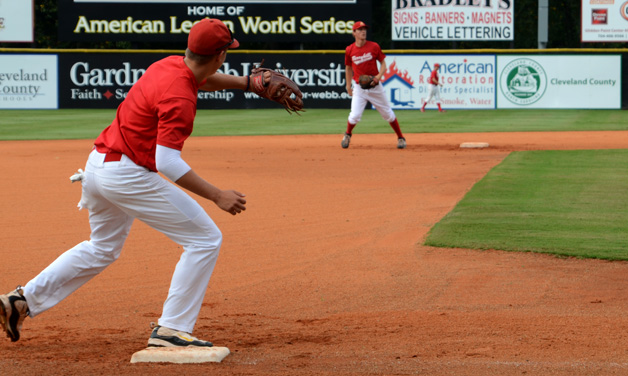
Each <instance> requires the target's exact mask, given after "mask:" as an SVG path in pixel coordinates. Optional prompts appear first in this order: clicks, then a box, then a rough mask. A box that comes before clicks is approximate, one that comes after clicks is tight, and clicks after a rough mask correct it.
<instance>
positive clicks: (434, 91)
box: [425, 84, 440, 103]
mask: <svg viewBox="0 0 628 376" xmlns="http://www.w3.org/2000/svg"><path fill="white" fill-rule="evenodd" d="M432 98H434V99H435V100H436V103H440V88H439V86H438V85H432V84H430V85H428V91H427V99H425V103H430V101H431V100H432Z"/></svg>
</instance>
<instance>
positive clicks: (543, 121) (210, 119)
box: [0, 108, 628, 140]
mask: <svg viewBox="0 0 628 376" xmlns="http://www.w3.org/2000/svg"><path fill="white" fill-rule="evenodd" d="M348 114H349V110H348V109H346V110H345V109H339V110H328V109H312V110H308V111H307V112H305V113H303V115H302V116H298V115H290V114H288V113H287V112H286V111H284V110H283V109H281V108H277V109H268V110H199V111H198V115H197V118H196V125H195V129H194V133H193V136H237V135H278V134H338V133H340V134H341V133H343V132H344V130H345V128H346V123H347V115H348ZM396 114H397V117H398V118H399V122H400V124H401V128H402V130H403V131H404V133H443V132H452V133H457V132H514V131H524V132H526V131H584V130H627V129H628V111H621V110H475V111H449V112H447V113H444V114H441V113H438V112H437V111H427V112H425V113H421V112H419V111H416V110H405V111H396ZM114 117H115V110H0V140H38V139H41V140H43V139H91V138H95V137H96V136H98V134H99V133H100V131H101V130H102V129H103V128H105V127H106V126H107V125H109V124H110V123H111V121H112V120H113V118H114ZM355 132H356V133H389V132H390V126H389V125H388V124H387V123H386V122H384V121H383V120H382V118H381V117H380V115H379V113H377V111H375V110H367V111H366V112H365V113H364V116H363V118H362V121H361V122H360V124H359V126H358V128H356V131H355Z"/></svg>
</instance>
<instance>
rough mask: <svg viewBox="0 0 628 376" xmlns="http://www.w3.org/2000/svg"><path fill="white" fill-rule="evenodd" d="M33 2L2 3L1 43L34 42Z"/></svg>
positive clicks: (10, 1) (28, 0) (22, 0)
mask: <svg viewBox="0 0 628 376" xmlns="http://www.w3.org/2000/svg"><path fill="white" fill-rule="evenodd" d="M33 1H34V0H9V1H7V0H4V1H0V42H16V43H18V42H20V43H32V42H33V39H34V38H33V26H34V25H33V19H34V16H33V11H34V8H33Z"/></svg>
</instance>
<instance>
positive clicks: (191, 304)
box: [0, 18, 303, 347]
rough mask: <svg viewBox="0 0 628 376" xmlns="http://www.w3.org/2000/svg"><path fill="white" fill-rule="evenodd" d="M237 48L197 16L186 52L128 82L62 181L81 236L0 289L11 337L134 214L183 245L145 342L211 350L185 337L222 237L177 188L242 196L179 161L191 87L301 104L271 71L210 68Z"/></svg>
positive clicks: (106, 253)
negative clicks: (82, 162)
mask: <svg viewBox="0 0 628 376" xmlns="http://www.w3.org/2000/svg"><path fill="white" fill-rule="evenodd" d="M239 45H240V44H239V42H238V41H237V40H236V39H234V38H233V36H232V34H231V31H230V30H229V28H228V27H227V26H226V25H225V24H224V23H223V22H222V21H219V20H216V19H208V18H207V19H203V20H201V21H200V22H198V23H196V24H195V25H194V26H193V27H192V29H191V30H190V34H189V36H188V48H187V49H186V53H185V57H183V56H169V57H166V58H164V59H162V60H159V61H157V62H155V63H153V64H152V65H151V66H150V67H149V68H148V69H147V70H146V72H145V73H144V75H142V77H141V78H140V79H139V80H138V81H137V82H136V83H135V84H134V85H133V87H132V88H131V90H130V91H129V93H128V95H127V97H126V98H125V100H124V101H123V102H122V103H121V104H120V106H119V107H118V110H117V113H116V117H115V119H114V120H113V122H112V123H111V125H109V126H108V127H107V128H106V129H105V130H103V131H102V133H101V134H100V136H99V137H98V138H97V139H96V141H95V142H94V148H93V150H92V151H91V153H90V154H89V157H88V160H87V164H86V166H85V171H84V172H83V171H82V170H79V173H78V174H75V175H74V176H73V177H72V178H71V179H73V181H75V180H76V181H81V185H82V196H81V201H80V203H79V207H80V208H81V209H82V208H87V209H88V211H89V222H90V228H91V236H90V240H89V241H84V242H82V243H79V244H78V245H76V246H75V247H73V248H71V249H70V250H68V251H66V252H65V253H63V254H62V255H61V256H59V257H58V258H57V259H56V260H55V261H54V262H53V263H52V264H50V265H49V266H48V267H47V268H45V269H44V270H43V271H42V272H41V273H39V274H38V275H37V276H36V277H35V278H33V279H32V280H31V281H29V282H28V283H27V284H26V285H25V286H24V287H22V286H18V288H17V289H16V290H14V291H12V292H10V293H8V294H5V295H0V326H1V327H2V329H3V330H4V331H5V332H6V334H7V336H8V337H9V338H10V339H11V341H13V342H15V341H17V340H19V339H20V331H21V328H22V323H23V321H24V319H25V318H26V317H27V316H30V317H35V316H37V315H39V314H40V313H43V312H44V311H46V310H48V309H50V308H52V307H54V306H55V305H57V304H58V303H60V302H61V301H62V300H63V299H65V298H66V297H67V296H69V295H70V294H71V293H73V292H74V291H76V290H77V289H78V288H79V287H81V286H82V285H83V284H85V283H86V282H88V281H89V280H91V279H92V278H93V277H95V276H96V275H98V274H99V273H100V272H102V271H103V270H104V269H105V268H106V267H107V266H109V265H110V264H111V263H113V262H114V261H115V260H117V259H118V257H119V256H120V252H121V250H122V246H123V245H124V242H125V240H126V238H127V236H128V234H129V231H130V230H131V225H132V223H133V221H134V220H135V219H136V218H137V219H139V220H141V221H143V222H145V223H146V224H148V225H149V226H151V227H152V228H154V229H156V230H158V231H160V232H162V233H163V234H165V235H166V236H168V237H169V238H170V239H171V240H173V241H174V242H175V243H177V244H179V245H180V246H181V247H182V248H183V254H182V255H181V258H180V260H179V262H178V263H177V265H176V267H175V270H174V273H173V276H172V280H171V284H170V290H169V292H168V297H167V299H166V301H165V302H164V305H163V311H162V315H161V317H160V318H159V320H158V323H157V325H156V326H154V328H153V331H152V333H151V335H150V338H149V340H148V346H149V347H150V346H154V347H185V346H200V347H211V346H213V345H212V343H211V342H209V341H204V340H200V339H198V338H196V337H194V336H192V335H191V333H192V331H193V329H194V325H195V324H196V321H197V318H198V315H199V312H200V309H201V305H202V303H203V299H204V296H205V291H206V290H207V286H208V284H209V279H210V276H211V275H212V272H213V270H214V266H215V265H216V261H217V258H218V252H219V250H220V247H221V244H222V234H221V232H220V230H219V229H218V227H217V226H216V224H215V223H214V221H213V220H212V219H211V218H210V216H209V215H208V214H207V213H206V212H205V210H204V209H203V207H202V206H201V205H200V204H199V203H198V202H197V201H196V200H194V199H193V198H192V197H191V196H190V195H188V194H187V193H186V192H185V191H184V190H183V189H180V188H179V187H181V188H184V189H187V190H188V191H190V192H193V193H195V194H197V195H198V196H200V197H202V198H205V199H207V200H210V201H212V202H214V203H215V204H216V205H217V206H218V207H219V208H220V209H222V210H224V211H226V212H228V213H230V214H232V215H236V214H239V213H241V212H243V211H244V210H246V206H245V205H246V200H245V198H244V197H245V195H244V194H242V193H240V192H238V191H235V190H222V189H219V188H217V187H216V186H214V185H212V184H211V183H209V182H208V181H206V180H205V179H203V178H202V177H200V176H199V175H197V174H196V173H195V172H194V170H193V169H192V168H191V167H189V166H188V165H187V163H186V162H185V161H184V160H183V159H182V158H181V150H182V149H183V146H184V143H185V141H186V140H187V138H188V137H189V136H190V134H191V133H192V131H193V126H194V118H195V116H196V107H197V98H198V90H205V91H218V90H225V89H239V90H250V91H253V92H255V93H256V94H258V95H259V96H261V97H264V98H267V99H270V100H273V101H276V102H278V103H280V104H281V105H282V106H284V107H285V108H286V109H287V110H288V112H297V111H302V108H303V102H302V100H301V98H302V94H301V91H300V90H299V88H298V87H297V86H296V84H294V82H292V81H291V80H289V79H288V78H287V77H285V76H283V75H281V74H279V73H277V72H274V71H269V70H254V71H253V73H252V74H251V76H234V75H228V74H222V73H218V72H217V71H218V69H219V68H220V67H221V66H222V65H223V63H224V61H225V59H226V57H227V50H228V49H232V48H237V47H238V46H239ZM158 172H161V173H162V174H163V175H164V176H166V177H167V178H168V179H170V181H172V182H174V183H175V184H172V183H170V182H169V181H168V180H166V179H164V178H162V177H161V176H160V175H159V174H158Z"/></svg>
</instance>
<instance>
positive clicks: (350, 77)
mask: <svg viewBox="0 0 628 376" xmlns="http://www.w3.org/2000/svg"><path fill="white" fill-rule="evenodd" d="M351 80H353V68H352V67H350V66H348V65H347V67H346V68H345V83H346V89H347V93H349V95H353V90H351Z"/></svg>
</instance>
